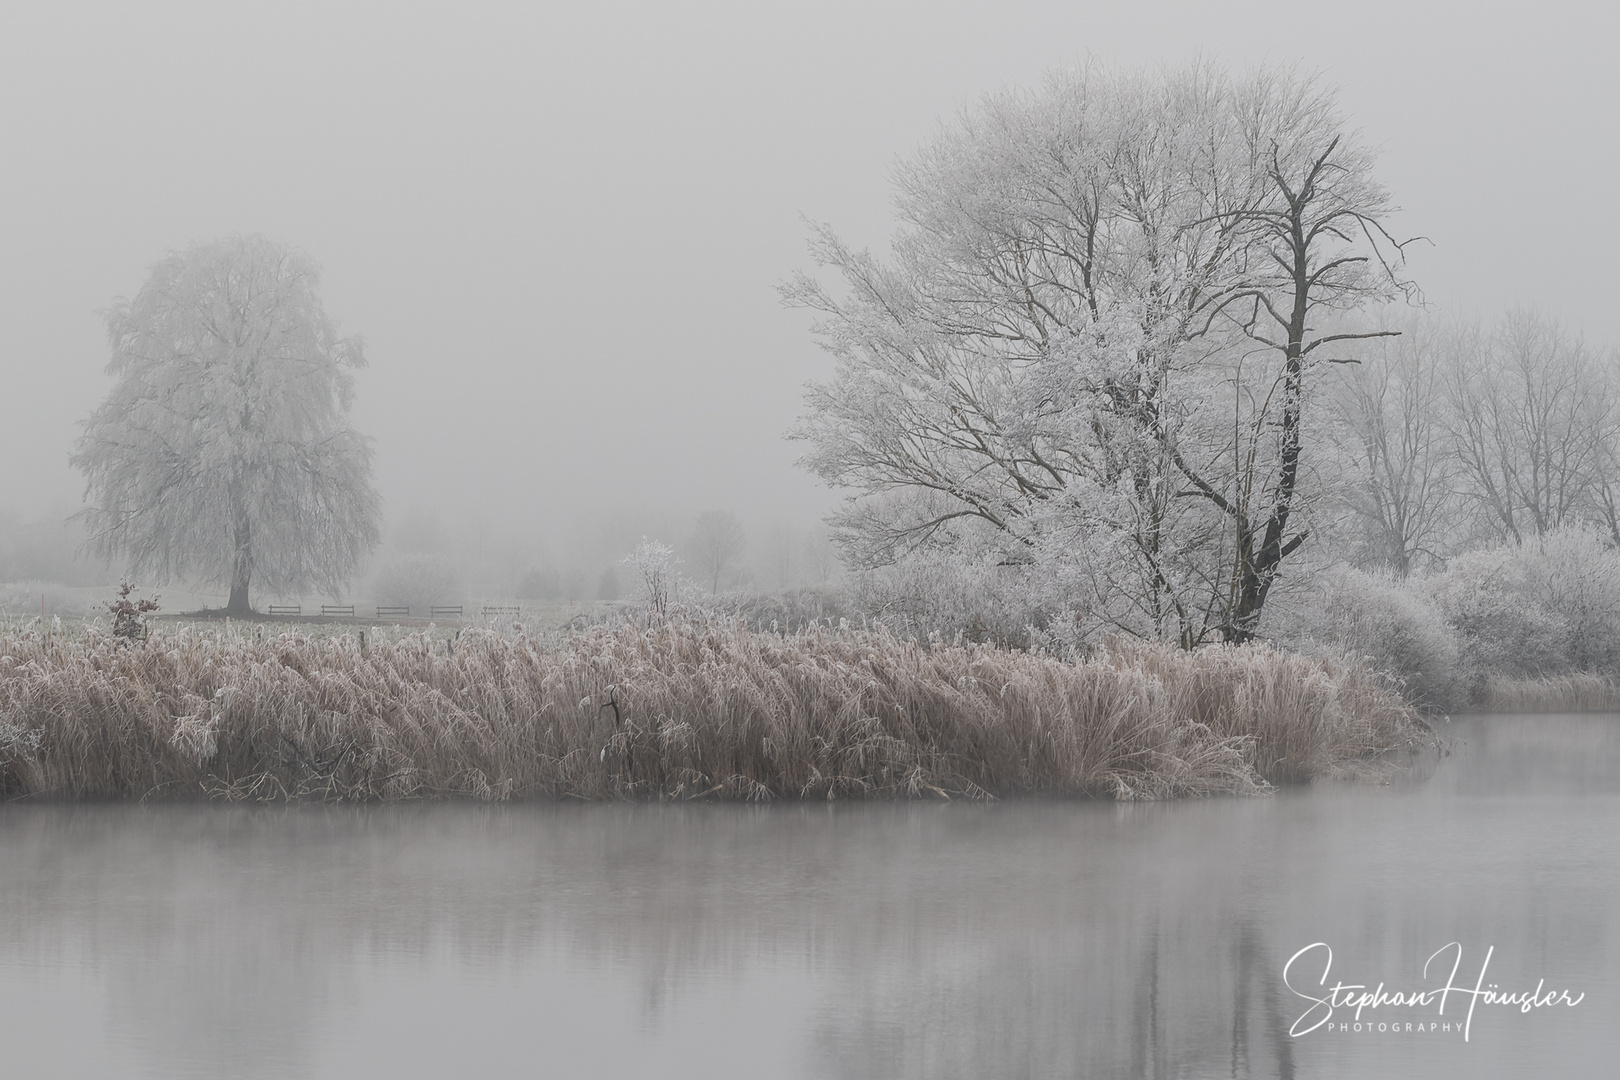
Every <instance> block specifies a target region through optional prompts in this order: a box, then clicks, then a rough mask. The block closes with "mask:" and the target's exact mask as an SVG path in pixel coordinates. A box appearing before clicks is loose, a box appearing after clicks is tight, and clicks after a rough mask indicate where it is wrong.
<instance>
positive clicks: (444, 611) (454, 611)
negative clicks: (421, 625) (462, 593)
mask: <svg viewBox="0 0 1620 1080" xmlns="http://www.w3.org/2000/svg"><path fill="white" fill-rule="evenodd" d="M428 614H429V615H430V616H432V617H433V618H435V619H437V618H439V617H441V616H445V615H454V616H455V617H456V618H458V619H459V618H461V605H460V604H435V605H433V607H432V608H430V609H428Z"/></svg>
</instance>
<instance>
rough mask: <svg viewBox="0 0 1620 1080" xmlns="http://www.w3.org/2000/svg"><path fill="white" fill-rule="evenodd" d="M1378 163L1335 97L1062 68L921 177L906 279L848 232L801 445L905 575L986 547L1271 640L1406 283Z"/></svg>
mask: <svg viewBox="0 0 1620 1080" xmlns="http://www.w3.org/2000/svg"><path fill="white" fill-rule="evenodd" d="M1372 169H1373V159H1372V155H1371V153H1370V152H1369V151H1367V150H1366V149H1365V148H1364V147H1363V146H1362V145H1361V144H1360V143H1359V142H1358V141H1357V140H1356V138H1355V137H1354V135H1353V133H1352V132H1350V131H1349V130H1347V128H1346V125H1345V123H1344V120H1343V118H1342V117H1341V116H1340V115H1339V113H1338V112H1337V110H1336V108H1335V106H1334V103H1333V97H1332V94H1331V93H1330V92H1328V91H1326V90H1324V89H1323V88H1321V87H1320V86H1318V85H1317V84H1316V83H1314V82H1313V81H1312V80H1310V79H1303V78H1299V77H1296V76H1295V75H1293V74H1291V73H1288V72H1279V71H1262V72H1260V73H1258V74H1256V75H1253V76H1250V77H1247V78H1242V79H1239V78H1233V77H1231V76H1228V75H1227V74H1226V73H1224V72H1222V71H1220V70H1218V69H1215V68H1212V67H1209V66H1195V67H1192V68H1187V69H1182V70H1179V71H1169V72H1153V73H1123V74H1121V73H1113V72H1107V71H1104V70H1102V69H1099V68H1096V67H1088V68H1081V69H1076V70H1067V71H1062V72H1059V73H1057V74H1055V75H1054V76H1052V77H1051V78H1050V79H1049V80H1048V81H1047V83H1046V84H1045V85H1044V86H1042V87H1041V88H1040V89H1038V90H1035V91H1029V92H1026V91H1006V92H1002V93H998V94H994V95H991V96H989V97H987V98H986V99H985V100H984V101H982V102H981V103H980V104H979V105H978V106H976V107H975V108H973V109H970V110H968V111H967V112H965V113H964V114H963V115H962V116H961V117H960V118H959V120H958V121H957V122H956V123H955V124H954V125H952V126H950V127H949V128H947V129H946V130H945V131H944V132H942V133H941V135H940V136H939V137H938V138H936V139H935V140H934V141H933V142H932V143H931V144H929V145H928V146H926V147H925V148H924V149H923V150H922V151H920V152H919V153H918V154H917V155H915V156H914V157H913V158H912V159H911V160H909V161H908V162H906V163H904V164H903V165H902V167H901V169H900V170H899V173H898V177H899V188H900V195H899V201H898V207H899V211H900V216H901V218H902V223H903V224H902V228H901V230H900V232H899V234H898V235H897V236H896V238H895V240H894V244H893V257H892V259H890V260H888V261H883V260H879V259H877V258H875V257H873V256H872V255H870V254H867V253H865V252H858V251H855V250H852V249H850V248H848V247H847V246H845V245H843V244H842V243H841V242H840V241H839V240H838V239H837V237H836V236H835V235H834V234H833V233H832V232H831V231H830V230H829V229H826V228H822V229H820V230H819V231H818V233H817V236H816V239H815V242H814V244H813V252H814V254H815V257H816V259H817V261H818V262H819V263H820V264H821V265H822V266H823V267H825V268H828V269H831V270H833V271H835V272H836V274H837V275H838V276H839V277H841V278H842V281H843V286H844V288H843V290H842V291H841V292H837V293H835V292H834V291H833V290H831V289H829V288H828V287H826V286H825V285H823V284H822V283H821V282H820V281H819V280H817V279H816V278H813V277H811V276H809V275H803V276H801V277H799V278H798V279H796V280H795V282H793V283H792V284H791V285H790V286H788V287H787V289H786V295H787V298H788V300H789V301H790V302H792V303H796V304H800V305H803V306H806V307H809V308H812V309H814V310H816V311H818V312H820V313H821V314H822V316H823V318H822V320H821V322H820V323H819V324H818V326H817V328H816V329H817V333H818V334H819V336H820V337H821V340H822V343H823V344H824V345H825V346H826V347H827V348H828V349H829V351H831V352H832V353H833V355H834V356H835V357H836V358H837V361H838V367H837V372H836V375H835V377H834V379H833V380H832V381H831V382H828V383H825V384H822V385H820V386H817V387H814V388H812V390H811V392H810V395H809V398H808V402H809V406H810V409H809V413H808V415H807V416H806V417H805V419H804V421H803V422H802V424H801V426H800V428H799V429H798V434H799V436H800V437H802V438H804V439H806V440H807V441H808V442H809V443H810V444H811V450H810V453H809V454H808V455H807V458H806V462H807V464H808V465H809V466H810V467H811V468H812V469H814V470H815V471H816V472H817V473H819V474H820V475H821V476H822V477H824V478H825V479H827V480H828V481H829V482H831V483H833V484H835V485H840V486H844V487H846V488H849V489H852V491H853V495H852V498H851V500H850V502H849V503H848V505H847V506H846V509H845V511H844V512H843V513H842V514H841V516H840V517H839V519H838V525H839V527H840V536H841V539H842V541H843V543H844V546H845V550H846V552H847V553H848V554H849V555H850V557H851V558H852V560H853V561H854V562H855V563H857V564H858V565H859V564H865V565H875V564H880V563H883V562H887V561H893V560H895V559H900V558H904V557H906V555H907V553H908V552H911V551H915V550H918V549H920V548H922V547H926V546H930V545H934V546H938V545H940V544H947V545H950V544H962V543H964V542H965V538H968V537H973V536H977V537H978V538H979V540H978V542H979V543H980V545H981V546H983V545H984V544H988V545H990V546H992V547H998V548H999V550H1000V551H1001V557H1002V558H1003V559H1004V560H1005V561H1006V562H1009V563H1021V562H1022V563H1030V564H1041V563H1047V564H1056V563H1069V564H1073V566H1074V567H1078V568H1079V572H1078V573H1075V574H1071V575H1069V577H1068V579H1067V580H1070V581H1079V580H1091V581H1094V582H1095V583H1096V584H1095V590H1094V591H1095V592H1096V593H1097V596H1096V597H1095V598H1094V599H1095V602H1096V604H1097V606H1098V607H1099V608H1100V609H1102V610H1104V611H1105V612H1106V613H1107V617H1108V618H1110V619H1111V620H1113V621H1114V622H1116V624H1118V625H1120V626H1123V627H1124V628H1126V629H1130V630H1135V631H1137V632H1142V633H1149V634H1154V635H1157V636H1166V637H1174V638H1177V639H1179V640H1181V641H1182V642H1183V643H1185V644H1188V645H1191V644H1194V643H1196V642H1198V641H1202V640H1205V639H1206V638H1207V637H1209V636H1211V635H1219V636H1221V637H1223V638H1225V639H1227V640H1231V641H1242V640H1245V639H1247V638H1248V637H1250V636H1252V634H1253V633H1254V631H1255V629H1256V627H1257V625H1258V622H1259V619H1260V616H1261V612H1262V610H1263V608H1264V604H1265V601H1266V597H1267V595H1268V593H1269V590H1270V588H1271V585H1272V583H1273V581H1274V580H1275V579H1276V577H1277V574H1278V572H1279V570H1280V567H1281V565H1282V563H1283V561H1284V560H1285V559H1287V558H1288V557H1289V556H1290V555H1292V554H1293V553H1294V552H1295V551H1297V550H1298V549H1299V547H1300V546H1301V544H1303V543H1304V541H1305V535H1306V534H1305V532H1304V531H1303V530H1302V529H1300V528H1299V527H1298V524H1297V522H1296V520H1295V516H1296V513H1297V510H1298V506H1299V501H1300V497H1301V496H1300V485H1301V476H1302V473H1301V455H1302V452H1303V447H1304V446H1305V440H1304V438H1303V433H1304V428H1305V425H1306V422H1307V421H1306V418H1307V411H1306V409H1305V404H1306V397H1307V395H1308V393H1309V392H1310V389H1311V386H1312V376H1313V373H1314V369H1315V367H1316V365H1318V364H1319V363H1320V362H1322V361H1324V360H1327V359H1331V358H1332V357H1331V356H1330V355H1329V353H1330V350H1331V347H1332V346H1333V345H1334V344H1335V343H1337V342H1340V341H1343V340H1346V339H1348V338H1353V337H1357V336H1364V335H1361V334H1358V333H1356V332H1354V331H1349V330H1337V329H1335V328H1334V327H1335V321H1336V318H1337V316H1339V315H1341V314H1343V313H1345V312H1348V311H1352V310H1354V309H1356V308H1358V307H1359V306H1360V305H1362V304H1364V303H1366V302H1368V301H1369V300H1372V299H1383V298H1388V297H1391V296H1393V295H1395V294H1397V293H1399V292H1400V291H1401V289H1402V288H1403V283H1402V282H1401V281H1400V280H1399V279H1398V278H1397V276H1396V273H1395V270H1396V264H1397V262H1398V259H1399V252H1400V246H1399V245H1398V244H1396V243H1395V242H1394V241H1393V240H1392V239H1391V237H1390V235H1389V234H1388V232H1387V231H1386V227H1385V222H1386V220H1387V218H1388V217H1389V215H1390V214H1391V213H1392V212H1393V207H1392V205H1391V203H1390V200H1389V197H1388V195H1387V194H1386V193H1385V191H1384V189H1383V188H1382V187H1380V186H1379V185H1378V183H1377V182H1376V180H1375V179H1374V177H1373V175H1372Z"/></svg>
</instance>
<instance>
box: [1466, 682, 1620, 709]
mask: <svg viewBox="0 0 1620 1080" xmlns="http://www.w3.org/2000/svg"><path fill="white" fill-rule="evenodd" d="M1481 705H1482V707H1483V708H1484V710H1485V711H1487V712H1505V713H1534V712H1620V680H1617V679H1615V678H1614V677H1613V676H1610V675H1596V674H1591V673H1576V674H1573V675H1547V676H1543V677H1541V678H1539V679H1503V678H1493V679H1490V680H1488V681H1487V682H1486V683H1485V693H1484V695H1483V700H1482V702H1481Z"/></svg>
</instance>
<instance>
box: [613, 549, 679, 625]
mask: <svg viewBox="0 0 1620 1080" xmlns="http://www.w3.org/2000/svg"><path fill="white" fill-rule="evenodd" d="M624 561H625V562H627V563H629V564H630V565H631V566H633V567H635V570H636V576H637V577H639V578H640V579H641V598H642V600H643V602H645V603H646V605H647V606H648V607H649V608H651V609H652V610H653V611H655V612H657V613H658V614H659V615H667V614H669V604H670V601H671V600H673V599H674V598H675V589H676V585H677V579H676V576H675V549H674V548H672V547H670V546H669V545H668V544H665V543H661V542H659V541H657V540H649V539H647V538H646V537H642V538H641V543H639V544H637V545H636V548H635V550H634V551H632V552H631V553H630V554H628V555H626V556H625V557H624Z"/></svg>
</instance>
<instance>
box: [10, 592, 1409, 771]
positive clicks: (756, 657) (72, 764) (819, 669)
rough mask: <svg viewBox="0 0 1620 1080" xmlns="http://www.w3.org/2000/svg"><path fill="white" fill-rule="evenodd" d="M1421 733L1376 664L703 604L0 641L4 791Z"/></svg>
mask: <svg viewBox="0 0 1620 1080" xmlns="http://www.w3.org/2000/svg"><path fill="white" fill-rule="evenodd" d="M1424 730H1425V729H1424V728H1423V726H1422V723H1421V721H1420V720H1418V718H1417V716H1416V715H1415V714H1414V712H1413V711H1412V710H1411V709H1410V708H1409V707H1408V706H1407V705H1405V704H1404V703H1403V702H1402V701H1401V700H1400V698H1399V697H1398V696H1396V695H1395V694H1394V693H1392V692H1390V691H1389V690H1388V689H1387V688H1386V687H1385V685H1384V684H1383V683H1382V682H1381V681H1380V680H1379V679H1378V678H1377V677H1376V676H1375V675H1373V674H1371V673H1370V672H1369V670H1368V669H1367V668H1366V667H1364V666H1361V665H1358V664H1355V663H1351V662H1341V661H1334V660H1329V659H1322V658H1305V657H1301V656H1294V655H1288V654H1284V653H1280V652H1278V651H1276V650H1274V649H1272V648H1269V647H1265V646H1247V647H1244V648H1226V647H1221V648H1209V649H1204V650H1200V651H1198V652H1195V653H1185V652H1180V651H1177V650H1175V649H1171V648H1163V647H1158V646H1149V645H1140V644H1120V645H1116V646H1115V647H1113V648H1112V649H1110V650H1108V651H1106V652H1104V653H1101V654H1099V655H1097V656H1095V657H1093V658H1091V659H1087V660H1084V661H1082V662H1079V663H1070V662H1064V661H1061V660H1058V659H1055V658H1053V657H1049V656H1042V655H1036V654H1030V653H1019V652H1010V651H1006V650H1002V649H997V648H993V647H990V646H968V647H956V646H942V645H939V644H937V643H936V644H935V645H933V646H932V647H929V646H927V645H923V644H918V643H916V642H913V641H906V640H901V639H898V638H895V637H893V636H890V635H888V634H886V633H884V632H882V631H865V630H863V631H852V630H832V629H810V630H807V631H804V632H800V633H795V634H791V635H785V636H784V635H776V634H770V633H761V632H757V631H751V630H747V629H744V628H742V627H740V626H738V625H737V624H736V623H734V622H726V621H709V620H704V619H699V618H693V619H684V618H672V619H670V620H668V621H664V622H659V623H656V624H653V625H644V626H637V625H633V624H630V623H620V624H618V625H609V626H597V627H592V628H589V629H586V630H583V631H579V632H577V633H574V634H571V635H569V636H567V637H564V638H562V639H559V640H552V641H547V640H541V639H536V638H532V637H529V636H526V635H524V634H522V633H517V634H509V635H503V634H498V633H495V632H489V631H482V632H477V631H475V632H466V633H463V634H462V635H461V636H460V638H459V640H457V641H454V642H446V641H444V640H442V639H441V640H437V641H435V640H431V639H429V638H428V637H426V636H425V635H411V636H405V637H402V638H399V639H397V640H392V641H382V642H378V641H373V642H370V643H369V644H368V645H365V646H362V643H361V641H360V640H359V639H358V638H343V637H329V638H325V639H313V638H310V637H306V636H302V635H300V634H296V633H288V634H282V635H281V636H278V637H274V638H271V639H268V640H265V641H262V642H261V641H254V640H251V639H249V638H245V637H242V636H233V635H230V634H225V633H220V632H210V631H205V630H198V629H195V628H188V627H178V628H174V629H158V630H155V631H154V632H153V635H152V637H151V639H150V640H149V641H147V642H145V643H141V642H135V643H127V642H122V641H118V640H115V639H114V638H112V637H110V636H107V635H105V634H101V633H98V632H95V631H94V630H92V631H89V632H86V633H84V634H81V635H77V636H74V637H63V636H51V635H48V634H44V633H41V632H40V631H39V630H38V629H33V630H28V631H24V632H16V631H12V632H8V633H4V634H0V794H3V795H4V796H5V797H10V798H16V797H20V796H46V797H62V798H148V797H185V796H190V797H196V796H212V797H217V798H226V799H284V798H331V799H403V798H418V797H428V796H445V795H455V796H466V797H472V798H477V799H507V798H515V797H524V796H532V797H543V798H567V797H574V798H583V799H612V798H725V799H779V798H833V797H838V798H845V797H861V796H889V797H910V796H924V797H928V796H933V797H937V796H939V795H941V794H947V793H948V794H952V795H956V794H965V795H969V796H975V797H984V796H991V795H995V796H1000V795H1019V794H1056V795H1098V796H1111V797H1116V798H1164V797H1171V796H1181V795H1204V794H1212V793H1222V792H1230V793H1254V792H1259V791H1263V790H1265V789H1266V788H1267V787H1268V786H1269V785H1272V784H1278V783H1286V782H1292V781H1300V780H1306V779H1309V778H1312V777H1316V776H1322V775H1325V774H1330V773H1334V772H1341V771H1345V770H1350V771H1354V770H1355V769H1357V768H1359V767H1360V765H1359V763H1364V762H1367V761H1369V760H1371V759H1373V758H1375V757H1377V756H1378V755H1380V754H1381V753H1383V752H1384V751H1387V750H1390V749H1394V748H1398V747H1407V746H1412V745H1414V744H1415V743H1416V742H1417V741H1418V740H1420V739H1421V738H1422V737H1423V735H1422V733H1423V732H1424Z"/></svg>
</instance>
